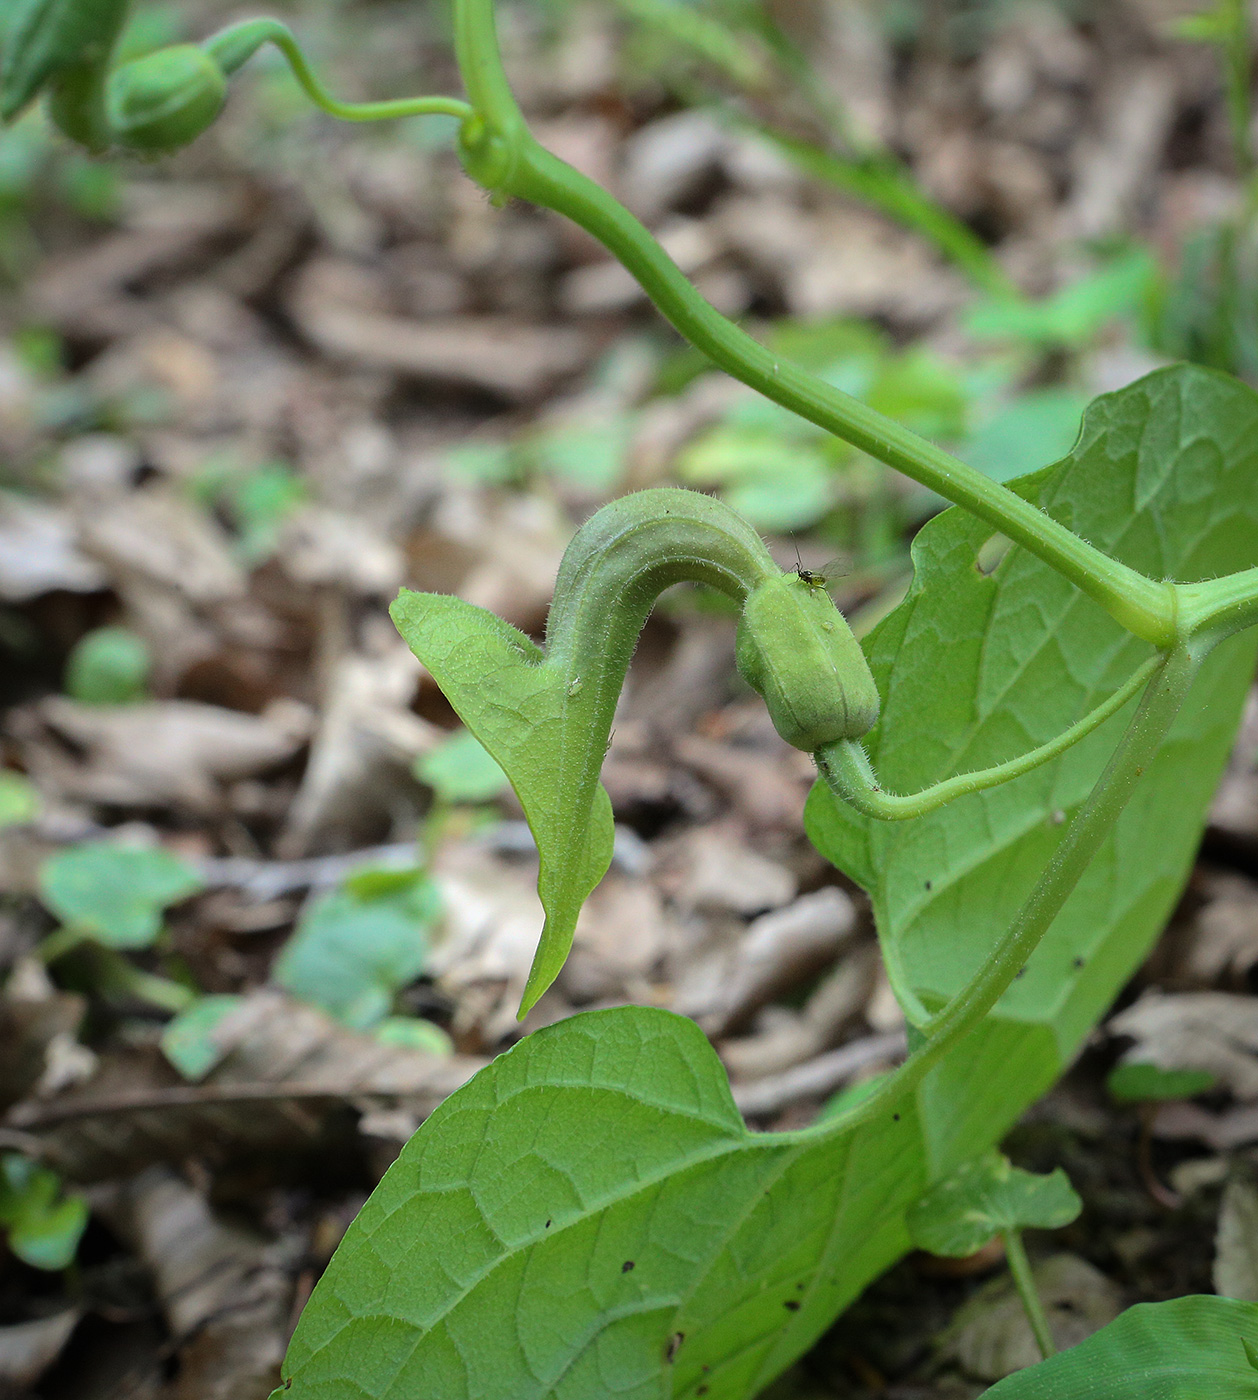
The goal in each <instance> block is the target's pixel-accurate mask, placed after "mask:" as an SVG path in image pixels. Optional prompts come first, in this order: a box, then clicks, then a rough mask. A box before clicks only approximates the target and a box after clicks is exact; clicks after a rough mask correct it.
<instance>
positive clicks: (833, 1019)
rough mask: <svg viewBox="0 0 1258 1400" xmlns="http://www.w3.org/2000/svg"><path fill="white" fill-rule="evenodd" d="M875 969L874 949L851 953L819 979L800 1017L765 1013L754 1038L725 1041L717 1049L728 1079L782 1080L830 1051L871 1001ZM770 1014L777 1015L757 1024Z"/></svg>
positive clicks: (782, 1010) (781, 1009) (790, 1013)
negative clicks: (786, 1073) (795, 1068)
mask: <svg viewBox="0 0 1258 1400" xmlns="http://www.w3.org/2000/svg"><path fill="white" fill-rule="evenodd" d="M879 966H880V963H879V958H878V950H877V948H875V947H874V946H873V945H872V944H868V945H866V946H864V947H860V948H855V949H853V950H852V952H851V953H849V954H848V956H847V957H845V958H844V959H843V960H842V961H841V962H840V963H839V964H838V966H837V967H835V969H834V970H833V971H832V972H830V973H829V974H827V976H825V977H824V978H823V979H822V981H821V983H820V985H819V986H818V987H817V989H816V991H814V992H813V993H812V995H811V996H810V997H809V998H808V1000H807V1001H806V1002H805V1003H804V1008H803V1010H802V1011H799V1012H794V1011H787V1010H786V1008H784V1007H769V1008H767V1009H766V1011H765V1012H762V1013H761V1016H760V1017H758V1018H757V1027H756V1034H754V1035H749V1036H744V1037H743V1038H742V1039H739V1040H727V1041H725V1042H724V1044H722V1046H721V1047H720V1049H721V1059H722V1060H723V1061H724V1062H725V1067H726V1068H727V1069H728V1070H729V1072H730V1075H731V1077H732V1078H734V1079H741V1080H746V1079H761V1078H763V1077H764V1076H765V1075H768V1074H780V1073H781V1072H782V1071H783V1070H787V1069H790V1068H791V1067H792V1066H793V1065H798V1064H801V1063H802V1062H803V1061H804V1060H808V1059H811V1058H812V1057H813V1056H814V1055H819V1054H821V1052H822V1051H823V1050H828V1049H830V1047H831V1046H833V1045H835V1044H836V1043H837V1042H838V1040H839V1039H840V1037H841V1036H842V1034H843V1031H844V1029H845V1027H846V1026H847V1024H848V1022H849V1021H851V1020H852V1018H853V1017H854V1016H856V1015H858V1014H859V1013H860V1012H861V1011H862V1010H863V1009H864V1007H865V1005H866V1003H867V1002H868V1001H869V998H870V996H871V994H872V993H873V990H874V987H875V985H876V982H877V969H878V967H879ZM770 1011H774V1012H778V1013H780V1014H779V1015H777V1016H775V1017H774V1018H772V1019H771V1020H770V1021H768V1022H767V1023H765V1024H760V1023H761V1022H765V1018H766V1017H767V1016H768V1013H769V1012H770Z"/></svg>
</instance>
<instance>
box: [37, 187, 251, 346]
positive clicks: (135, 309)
mask: <svg viewBox="0 0 1258 1400" xmlns="http://www.w3.org/2000/svg"><path fill="white" fill-rule="evenodd" d="M241 194H242V189H241V187H240V186H239V185H237V186H236V187H234V188H226V187H224V186H214V187H206V188H204V189H203V190H199V191H194V190H191V189H188V188H185V190H184V192H183V197H182V198H181V193H180V191H179V190H178V189H177V188H176V186H175V185H174V184H173V183H169V184H164V185H163V189H162V197H161V199H160V200H159V201H157V202H156V203H155V206H154V213H155V212H156V208H157V207H158V205H160V206H162V214H161V217H160V219H159V218H157V217H151V218H148V219H143V220H141V221H140V222H139V223H138V224H137V226H135V227H133V228H130V229H125V230H123V231H121V232H119V233H115V234H107V235H105V236H104V237H100V238H97V239H95V240H94V241H93V242H92V243H91V245H90V246H89V247H88V248H87V249H86V250H82V249H76V250H75V251H73V252H70V253H68V254H66V255H64V256H62V257H57V258H52V259H50V260H49V261H48V262H46V263H44V265H43V266H42V267H41V269H40V270H39V272H38V274H37V275H36V276H35V277H34V278H33V279H32V280H31V282H30V284H29V285H28V286H27V288H26V289H25V297H24V300H25V302H26V306H27V308H28V313H29V314H30V315H31V316H32V317H33V318H35V319H36V320H37V321H38V322H39V323H41V324H46V325H52V326H55V327H56V328H57V329H58V330H60V331H63V332H65V331H70V332H73V333H76V334H79V335H87V336H93V337H99V336H104V337H113V336H117V335H123V334H126V333H128V332H129V331H132V330H134V329H136V328H137V327H140V326H143V325H145V324H146V323H147V322H148V321H149V320H150V319H151V312H150V311H149V310H148V309H147V307H146V306H145V303H144V302H143V301H141V300H140V299H139V298H137V297H135V296H132V295H130V294H129V293H130V289H131V288H132V287H133V286H135V284H137V283H139V282H142V281H143V280H144V279H146V278H148V277H151V276H153V275H154V274H155V273H159V272H172V271H175V270H176V269H178V268H180V267H184V266H187V265H189V264H190V263H192V262H193V261H194V260H195V259H196V258H198V257H199V256H201V255H202V254H203V253H204V250H205V249H206V247H207V246H208V245H209V244H211V243H212V242H213V241H214V240H215V239H218V238H221V237H222V236H223V234H224V233H228V232H231V231H233V230H237V229H243V228H244V227H245V226H246V225H247V222H248V217H249V210H248V204H247V201H246V200H245V199H243V198H242V197H241Z"/></svg>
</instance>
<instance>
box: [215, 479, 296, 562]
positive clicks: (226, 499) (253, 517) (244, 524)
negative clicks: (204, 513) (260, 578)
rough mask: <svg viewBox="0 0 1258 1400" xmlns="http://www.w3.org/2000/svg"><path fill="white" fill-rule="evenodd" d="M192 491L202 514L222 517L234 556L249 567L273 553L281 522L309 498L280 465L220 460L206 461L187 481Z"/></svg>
mask: <svg viewBox="0 0 1258 1400" xmlns="http://www.w3.org/2000/svg"><path fill="white" fill-rule="evenodd" d="M192 490H193V494H194V495H195V496H196V498H197V499H198V500H199V501H200V502H201V504H202V505H204V506H205V507H206V508H207V509H214V510H218V511H221V512H222V514H223V515H224V516H226V518H227V520H228V522H229V524H230V525H231V527H232V529H233V530H234V532H235V539H234V541H233V543H234V547H235V552H236V555H237V557H238V558H239V559H240V561H241V562H242V563H243V564H245V565H247V566H248V567H250V568H253V567H255V566H257V565H258V564H262V563H264V562H265V561H266V560H267V559H269V558H270V557H271V555H273V554H274V553H275V549H276V546H277V544H278V542H279V538H280V532H281V530H282V529H283V526H284V522H285V521H286V520H287V519H288V518H289V516H290V515H292V513H293V511H295V510H296V509H297V508H298V506H300V505H302V504H304V503H305V501H306V500H307V498H308V494H309V493H308V492H307V490H306V484H305V482H304V481H303V480H302V479H301V477H300V476H298V474H297V473H296V472H295V471H294V470H293V469H292V467H290V466H289V465H288V464H287V463H286V462H278V461H269V462H260V463H257V464H255V465H251V466H246V465H243V464H241V463H238V462H235V461H233V460H232V459H231V458H229V457H226V456H219V457H214V458H211V459H210V460H209V461H208V462H207V463H206V464H205V466H204V467H202V469H201V470H200V471H199V472H198V473H197V474H196V475H195V477H194V478H193V482H192Z"/></svg>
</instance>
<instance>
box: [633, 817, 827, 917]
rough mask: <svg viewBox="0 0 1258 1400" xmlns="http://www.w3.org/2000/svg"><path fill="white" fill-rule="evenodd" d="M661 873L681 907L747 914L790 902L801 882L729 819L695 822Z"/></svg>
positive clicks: (664, 857) (665, 857)
mask: <svg viewBox="0 0 1258 1400" xmlns="http://www.w3.org/2000/svg"><path fill="white" fill-rule="evenodd" d="M657 878H658V880H659V884H660V888H661V889H663V891H664V892H665V894H667V895H668V897H669V898H670V899H671V900H672V902H673V903H674V904H675V905H677V907H678V908H679V909H682V910H686V911H690V910H700V909H706V910H713V911H720V912H728V913H733V914H741V915H744V916H747V915H751V914H761V913H764V911H765V910H769V909H779V908H781V907H782V905H784V904H788V903H789V902H790V901H791V900H792V899H793V898H794V897H795V891H796V888H797V883H798V882H797V880H796V877H795V876H794V874H792V872H791V871H790V870H788V869H787V868H786V866H784V865H782V864H780V863H779V862H778V861H775V860H770V859H769V858H768V857H767V856H763V855H761V854H760V853H759V851H756V850H754V849H753V848H752V847H751V846H750V845H749V844H748V843H747V841H746V840H745V839H744V836H743V833H742V832H741V831H740V830H739V829H738V828H737V827H736V826H734V825H733V824H729V823H726V824H722V825H711V826H705V827H696V828H695V829H693V830H691V831H688V832H686V833H685V834H684V835H683V836H681V837H679V838H677V839H676V840H675V841H673V842H671V843H669V845H668V847H667V849H666V850H665V851H664V852H663V853H662V854H661V857H660V861H659V872H658V876H657ZM835 893H837V891H836V892H835Z"/></svg>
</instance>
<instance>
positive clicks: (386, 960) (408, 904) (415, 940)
mask: <svg viewBox="0 0 1258 1400" xmlns="http://www.w3.org/2000/svg"><path fill="white" fill-rule="evenodd" d="M364 873H370V874H374V873H375V872H360V880H359V882H358V883H357V886H356V887H354V886H351V884H350V882H349V881H347V882H346V886H345V887H344V888H342V889H339V890H335V891H333V892H332V893H330V894H326V895H323V896H321V897H320V898H318V899H316V900H315V901H314V902H313V903H312V904H310V905H309V906H307V908H306V909H305V910H304V911H303V912H302V916H301V919H300V920H299V922H298V924H297V931H296V932H295V933H294V934H293V936H292V937H291V938H290V939H289V940H288V942H287V943H286V944H285V945H284V947H283V949H282V950H281V952H280V955H279V957H278V958H277V959H276V961H275V967H274V977H275V980H276V981H277V982H278V983H279V985H280V986H281V987H283V988H284V989H285V991H288V992H291V993H292V994H293V996H295V997H300V998H301V1000H302V1001H308V1002H310V1003H311V1004H312V1005H314V1006H321V1007H322V1008H323V1009H324V1010H325V1011H327V1012H329V1013H330V1014H331V1015H333V1016H335V1017H336V1018H337V1020H339V1021H342V1022H343V1023H344V1024H345V1025H347V1026H353V1027H355V1028H358V1029H362V1028H364V1027H367V1026H373V1025H375V1024H376V1022H377V1021H379V1020H381V1019H382V1018H383V1017H385V1016H387V1015H388V1012H389V1009H390V1007H391V1006H392V1004H393V997H394V994H395V993H396V992H397V991H398V990H399V989H400V988H402V987H404V986H406V984H407V983H408V982H413V981H414V980H415V978H416V977H418V976H419V974H420V972H422V971H423V967H424V962H425V960H426V959H427V957H428V939H427V936H426V935H427V929H428V925H429V924H430V923H431V922H432V921H433V919H434V918H435V917H436V915H437V912H438V909H439V907H440V906H439V901H438V898H437V892H436V888H435V886H434V885H433V884H432V882H431V881H430V880H429V879H428V878H427V877H426V876H425V875H424V874H423V872H422V871H416V870H411V871H388V872H383V873H387V875H388V876H390V877H392V878H391V879H389V880H386V881H383V882H381V883H382V884H383V888H373V887H372V884H371V883H370V882H364V881H362V880H361V874H364ZM351 878H353V877H351Z"/></svg>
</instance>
